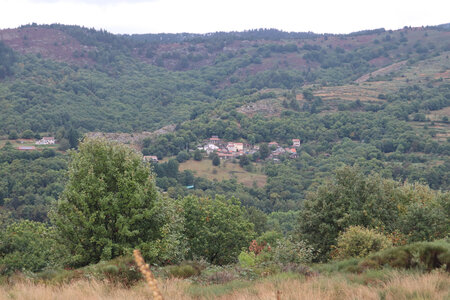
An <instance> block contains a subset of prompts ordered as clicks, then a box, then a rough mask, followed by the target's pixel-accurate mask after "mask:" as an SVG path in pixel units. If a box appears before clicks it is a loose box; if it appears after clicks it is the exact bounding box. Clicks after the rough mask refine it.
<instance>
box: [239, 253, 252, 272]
mask: <svg viewBox="0 0 450 300" xmlns="http://www.w3.org/2000/svg"><path fill="white" fill-rule="evenodd" d="M238 260H239V265H240V266H241V267H243V268H249V267H253V266H254V265H255V253H253V252H246V251H242V252H241V253H240V254H239V256H238Z"/></svg>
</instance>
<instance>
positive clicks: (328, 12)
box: [0, 0, 450, 33]
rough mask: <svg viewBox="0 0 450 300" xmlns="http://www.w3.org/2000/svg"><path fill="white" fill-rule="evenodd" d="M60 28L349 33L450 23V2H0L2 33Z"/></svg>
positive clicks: (118, 30) (442, 0) (63, 0)
mask: <svg viewBox="0 0 450 300" xmlns="http://www.w3.org/2000/svg"><path fill="white" fill-rule="evenodd" d="M33 22H36V23H38V24H51V23H61V24H70V25H73V24H74V25H81V26H86V27H94V28H96V29H106V30H107V31H109V32H112V33H161V32H166V33H175V32H192V33H206V32H215V31H233V30H239V31H241V30H247V29H256V28H277V29H280V30H285V31H313V32H316V33H349V32H353V31H358V30H363V29H375V28H380V27H384V28H386V29H398V28H402V27H404V26H422V25H438V24H442V23H449V22H450V1H448V0H427V1H425V0H422V1H416V0H409V1H405V0H377V1H374V0H371V1H368V0H307V1H305V0H297V1H294V0H128V1H125V0H0V28H1V29H4V28H15V27H18V26H20V25H23V24H28V23H33Z"/></svg>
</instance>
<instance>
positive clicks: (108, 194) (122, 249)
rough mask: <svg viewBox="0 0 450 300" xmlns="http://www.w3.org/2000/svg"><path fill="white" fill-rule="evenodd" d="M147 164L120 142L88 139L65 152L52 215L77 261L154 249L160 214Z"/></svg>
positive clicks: (79, 263) (78, 263) (149, 253)
mask: <svg viewBox="0 0 450 300" xmlns="http://www.w3.org/2000/svg"><path fill="white" fill-rule="evenodd" d="M158 197H159V195H158V193H157V191H156V188H155V184H154V180H153V176H152V173H151V171H150V168H149V166H148V165H146V164H145V163H143V161H142V157H141V156H140V155H138V154H137V153H135V152H134V151H133V150H132V149H130V148H128V147H127V146H125V145H121V144H116V143H112V142H108V141H105V140H94V139H88V140H85V141H84V142H83V143H81V144H80V145H79V151H77V152H75V151H73V152H71V160H70V163H69V171H68V182H67V184H66V187H65V189H64V191H63V193H62V195H61V196H60V198H59V200H58V203H57V205H56V207H55V209H54V211H53V214H52V221H53V223H54V224H55V225H56V227H57V229H58V231H59V236H60V238H61V239H62V241H63V242H64V243H65V244H66V245H67V247H68V248H69V250H70V255H71V256H72V265H75V266H82V265H86V264H89V263H96V262H98V261H100V260H103V259H111V258H114V257H116V256H120V255H124V254H127V253H129V252H130V251H131V250H132V249H133V248H135V247H139V248H140V249H141V250H142V251H143V252H144V254H146V255H147V256H155V255H157V254H158V253H156V252H157V249H156V248H155V247H156V246H155V245H154V244H153V243H154V242H155V241H156V240H158V239H159V238H161V232H160V228H161V227H162V225H163V217H162V216H161V215H159V214H158V208H157V205H156V203H157V201H158Z"/></svg>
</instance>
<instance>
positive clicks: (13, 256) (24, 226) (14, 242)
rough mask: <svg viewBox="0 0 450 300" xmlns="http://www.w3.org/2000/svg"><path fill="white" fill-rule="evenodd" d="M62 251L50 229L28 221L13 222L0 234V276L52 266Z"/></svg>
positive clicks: (60, 257) (59, 258) (59, 257)
mask: <svg viewBox="0 0 450 300" xmlns="http://www.w3.org/2000/svg"><path fill="white" fill-rule="evenodd" d="M63 252H64V251H63V249H62V246H60V245H58V244H57V243H56V240H55V239H54V230H53V228H51V227H47V226H46V225H45V224H43V223H40V222H34V221H29V220H23V221H18V222H15V223H13V224H11V225H9V226H7V227H6V228H5V229H4V230H2V231H1V232H0V274H2V275H3V274H6V275H10V274H12V273H13V272H15V271H31V272H38V271H41V270H43V269H44V268H48V267H55V266H56V265H58V264H59V263H58V262H59V261H60V260H61V259H62V257H63Z"/></svg>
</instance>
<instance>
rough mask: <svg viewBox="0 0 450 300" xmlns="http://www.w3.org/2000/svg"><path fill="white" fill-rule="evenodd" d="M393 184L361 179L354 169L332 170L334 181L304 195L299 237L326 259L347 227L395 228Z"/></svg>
mask: <svg viewBox="0 0 450 300" xmlns="http://www.w3.org/2000/svg"><path fill="white" fill-rule="evenodd" d="M396 185H397V184H396V183H395V182H393V181H391V180H383V179H382V178H380V177H379V176H365V175H364V174H363V173H362V172H361V170H359V169H358V168H356V167H344V168H341V169H338V170H337V171H336V175H335V180H334V181H332V182H328V183H326V184H324V185H322V186H320V187H319V188H318V190H317V191H316V192H314V193H311V194H309V195H308V198H307V200H305V202H304V207H303V209H302V210H301V211H300V216H299V227H298V230H299V234H300V236H301V238H304V239H306V240H307V241H308V242H309V243H310V244H311V245H312V246H313V247H314V249H315V250H316V251H317V250H318V252H319V255H318V257H319V258H320V259H321V260H326V259H327V258H328V254H329V253H330V251H331V246H332V245H335V244H336V240H337V237H338V235H339V233H340V232H342V231H344V230H345V229H346V228H348V227H349V226H352V225H353V226H354V225H360V226H364V227H366V228H375V227H382V228H385V229H386V230H387V231H388V232H391V231H393V230H394V229H395V228H396V226H397V220H398V218H399V211H398V208H397V204H398V202H397V201H395V199H393V195H394V193H393V190H394V188H395V187H396Z"/></svg>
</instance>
